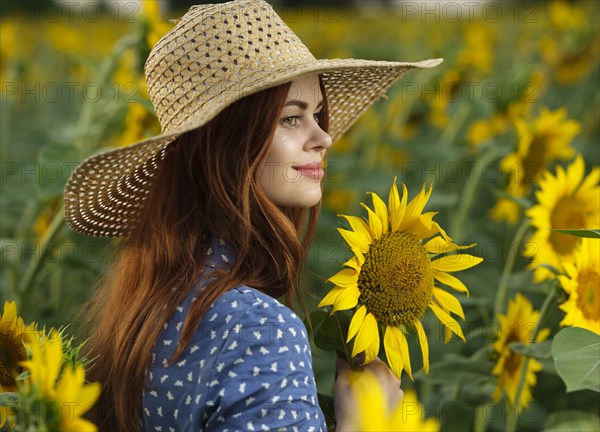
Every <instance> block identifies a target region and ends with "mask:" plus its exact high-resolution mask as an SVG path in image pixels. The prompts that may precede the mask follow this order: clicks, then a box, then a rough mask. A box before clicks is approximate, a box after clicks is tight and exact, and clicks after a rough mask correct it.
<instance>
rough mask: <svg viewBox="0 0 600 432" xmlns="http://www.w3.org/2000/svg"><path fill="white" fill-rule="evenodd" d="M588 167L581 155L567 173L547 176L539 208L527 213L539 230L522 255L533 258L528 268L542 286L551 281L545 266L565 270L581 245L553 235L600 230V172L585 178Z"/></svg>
mask: <svg viewBox="0 0 600 432" xmlns="http://www.w3.org/2000/svg"><path fill="white" fill-rule="evenodd" d="M584 171H585V166H584V162H583V158H582V157H581V155H579V156H577V158H576V159H575V161H574V162H573V163H572V164H571V165H569V166H568V167H567V169H566V171H565V170H563V168H562V167H558V168H557V169H556V176H553V175H552V174H551V173H550V172H546V173H545V174H544V177H543V179H542V180H541V181H540V183H539V185H540V189H539V191H537V192H536V198H537V201H538V204H537V205H535V206H533V207H531V208H530V209H529V210H527V211H526V212H525V214H526V215H527V216H529V217H530V218H531V225H532V226H533V227H534V228H536V231H535V233H534V234H533V235H532V237H531V240H530V241H529V243H528V247H526V248H525V251H524V252H523V254H524V255H525V256H527V257H531V258H533V262H532V263H531V264H530V265H529V267H530V268H533V269H535V273H534V280H535V282H541V281H543V280H546V279H548V278H550V277H552V275H553V274H552V272H551V271H550V270H548V269H547V268H546V267H544V266H543V265H550V266H552V267H555V268H556V269H558V270H562V266H563V264H565V263H572V262H574V259H575V250H576V249H577V246H578V245H579V244H580V243H581V239H580V238H578V237H573V236H569V235H566V234H561V233H558V232H555V231H551V230H550V229H549V228H555V229H556V228H558V229H579V228H587V229H597V228H599V227H600V187H599V185H598V180H599V179H600V169H599V168H597V167H596V168H594V169H593V170H592V171H591V172H590V174H589V175H588V176H587V177H585V178H584V174H585V172H584Z"/></svg>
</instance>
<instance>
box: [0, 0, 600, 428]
mask: <svg viewBox="0 0 600 432" xmlns="http://www.w3.org/2000/svg"><path fill="white" fill-rule="evenodd" d="M9 3H10V2H6V3H4V2H3V4H2V9H1V10H0V20H1V24H0V99H1V100H0V144H1V163H0V166H1V176H2V179H1V182H0V187H1V191H0V202H1V208H0V215H1V226H0V242H1V246H2V265H1V266H0V308H2V309H0V316H1V323H2V324H1V325H2V327H1V328H0V391H1V392H2V395H1V396H0V403H1V404H0V416H1V419H0V425H3V426H0V430H9V429H10V428H13V429H14V430H94V426H93V425H91V424H89V423H88V422H87V421H86V420H85V419H84V415H85V411H86V409H87V408H89V406H91V404H93V402H94V401H95V400H96V398H97V396H98V393H99V392H100V391H101V389H100V388H99V385H97V384H95V383H88V382H86V381H85V371H86V368H87V367H89V366H90V364H91V363H93V359H88V358H85V357H83V356H80V355H79V350H80V349H81V346H82V344H84V343H85V341H86V340H88V339H90V338H92V337H93V335H94V329H93V328H89V327H88V326H86V325H84V324H83V323H84V320H83V319H82V317H81V316H80V315H78V313H79V311H80V310H81V307H82V305H83V304H84V302H85V301H86V300H87V299H89V298H90V296H91V293H92V292H94V290H95V289H96V288H97V286H98V284H99V280H100V277H101V275H102V273H103V270H104V269H105V267H106V266H107V264H108V263H109V262H110V260H111V256H112V252H113V245H112V244H111V243H110V242H109V241H108V240H106V239H99V238H91V237H86V236H83V235H79V234H77V233H75V232H73V231H72V230H71V229H69V228H68V227H67V226H66V224H65V222H64V214H63V203H62V191H63V188H64V185H65V183H66V181H67V179H68V178H69V175H70V174H71V173H72V172H73V169H74V168H75V167H76V166H77V165H78V164H79V163H80V162H81V161H82V160H83V159H85V158H86V157H87V156H89V155H91V154H93V153H96V152H100V151H103V150H105V149H108V148H110V147H116V146H124V145H128V144H132V143H134V142H137V141H140V140H142V139H144V138H147V137H150V136H152V135H155V134H157V133H158V132H159V131H160V125H159V124H158V121H157V119H156V117H155V115H154V112H153V107H152V105H151V103H150V101H149V98H148V94H147V91H146V87H145V81H144V75H143V64H144V61H145V59H146V57H147V55H148V53H149V52H150V49H151V47H152V46H153V45H154V44H155V43H156V42H157V41H158V40H159V39H160V37H161V36H162V35H163V34H164V33H165V32H167V31H168V30H169V29H170V28H171V27H172V24H171V23H170V22H169V20H168V18H176V17H179V16H181V15H182V14H183V13H184V12H185V11H177V10H170V11H168V12H167V11H166V10H167V8H166V7H165V6H166V5H164V4H162V3H163V2H162V1H161V2H156V1H141V2H128V1H122V2H121V1H116V2H104V3H94V2H83V1H64V2H61V3H60V6H58V4H51V6H48V5H47V6H46V7H42V6H40V4H39V3H38V2H33V1H31V2H28V1H26V2H21V4H20V5H19V7H6V5H7V4H9ZM273 5H274V7H275V9H276V10H277V11H278V12H279V13H280V15H281V16H282V18H284V20H285V21H286V22H287V23H288V25H289V26H290V27H291V28H292V30H294V31H295V32H296V34H298V35H299V36H300V38H301V39H302V40H303V41H304V42H305V44H306V45H307V46H308V47H309V48H310V49H311V51H312V52H313V54H314V55H315V57H317V58H364V59H374V60H393V61H418V60H423V59H427V58H443V59H444V62H443V63H442V64H441V65H440V66H438V67H436V68H433V69H429V70H418V71H414V70H413V71H409V72H407V73H406V75H405V76H404V77H403V78H402V79H401V80H400V81H399V82H398V83H396V84H395V85H394V86H393V87H392V88H391V90H390V92H389V93H388V95H387V97H386V98H382V100H380V101H378V102H376V103H375V105H374V106H373V107H372V108H371V109H370V110H369V111H368V112H367V113H365V115H364V116H363V117H362V118H361V119H360V120H359V122H358V123H357V124H356V125H355V126H354V127H353V128H352V129H351V130H350V131H349V132H348V133H347V134H346V135H345V136H344V137H343V138H342V139H340V140H339V141H338V142H337V143H335V144H334V145H333V147H332V148H331V150H330V152H329V155H328V160H327V171H326V172H327V174H326V176H325V179H324V196H323V203H322V209H321V218H320V221H319V228H318V233H317V237H316V239H315V242H314V243H313V247H312V249H311V251H310V253H309V257H308V268H307V272H306V277H305V280H304V283H305V285H306V287H307V290H306V292H307V294H306V306H307V310H308V312H309V313H310V314H309V315H308V314H307V315H308V316H309V317H310V319H308V318H307V324H310V325H309V329H310V332H311V337H312V342H314V346H313V361H314V364H313V366H314V370H315V375H316V379H317V386H318V389H319V392H320V393H321V394H322V399H321V400H320V402H321V405H322V407H323V410H324V412H325V413H326V414H327V413H328V412H329V407H330V405H329V404H330V403H331V399H330V395H331V393H332V386H333V381H334V374H335V367H334V365H335V359H336V356H337V357H344V358H347V359H349V360H350V361H351V362H354V363H356V362H357V360H358V362H360V361H365V360H367V361H369V360H372V359H374V358H375V357H378V356H379V357H381V358H382V359H384V360H385V361H387V363H388V365H389V366H390V368H392V370H393V371H394V373H395V374H396V375H397V376H399V377H400V378H401V380H402V389H403V390H404V393H405V397H404V401H403V402H402V404H401V405H399V406H398V407H396V408H395V409H394V410H391V411H387V410H385V409H384V408H383V407H382V406H381V397H382V396H381V394H380V393H379V390H378V389H377V385H376V384H375V383H374V380H373V379H372V377H369V376H364V377H361V378H357V379H356V393H355V396H356V399H357V401H358V405H357V406H358V411H357V416H358V418H359V420H358V421H359V423H358V424H360V425H361V426H360V427H361V430H442V431H454V430H456V431H464V430H473V431H504V430H508V431H516V430H520V431H585V430H589V431H597V430H600V416H599V414H598V413H599V412H600V185H599V181H600V168H599V167H600V145H599V143H600V61H599V59H600V6H599V2H597V1H595V0H589V1H567V0H552V1H539V2H535V1H506V2H505V1H502V2H492V1H470V2H463V1H461V2H452V1H440V2H412V1H396V2H375V1H359V2H354V3H353V4H352V6H348V8H342V7H339V6H333V5H331V4H328V3H327V2H322V4H321V6H315V7H313V8H311V9H307V8H294V7H285V8H284V7H283V6H281V7H278V5H277V2H274V3H273ZM13 6H14V5H13ZM58 342H60V343H58ZM72 400H76V401H78V402H79V404H78V405H77V407H76V408H75V409H74V411H72V412H71V411H70V414H71V415H69V416H66V415H65V414H64V410H61V409H60V407H61V406H62V405H61V404H63V405H64V404H67V405H68V404H69V403H70V402H69V401H72ZM57 406H58V407H59V408H58V409H57V408H56V407H57ZM369 418H376V419H377V420H376V421H374V420H373V421H372V420H369Z"/></svg>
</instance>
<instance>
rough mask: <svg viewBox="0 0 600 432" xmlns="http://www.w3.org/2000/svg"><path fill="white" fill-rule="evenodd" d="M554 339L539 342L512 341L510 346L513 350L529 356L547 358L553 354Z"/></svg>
mask: <svg viewBox="0 0 600 432" xmlns="http://www.w3.org/2000/svg"><path fill="white" fill-rule="evenodd" d="M551 345H552V341H551V340H547V341H544V342H539V343H527V344H525V343H521V342H511V343H509V344H508V347H509V348H510V349H511V351H513V352H516V353H517V354H521V355H524V356H527V357H533V358H536V359H547V358H550V356H551V355H552V349H551Z"/></svg>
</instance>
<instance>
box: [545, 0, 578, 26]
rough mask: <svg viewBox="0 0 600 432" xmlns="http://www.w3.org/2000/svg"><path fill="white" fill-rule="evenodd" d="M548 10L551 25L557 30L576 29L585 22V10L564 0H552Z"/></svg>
mask: <svg viewBox="0 0 600 432" xmlns="http://www.w3.org/2000/svg"><path fill="white" fill-rule="evenodd" d="M548 11H549V12H550V20H551V22H552V26H553V27H554V28H555V29H556V30H559V31H562V30H565V29H570V28H573V29H578V28H581V27H583V26H585V24H586V23H587V18H586V14H585V11H584V10H583V9H582V8H581V7H580V6H579V5H576V4H573V3H571V2H568V1H565V0H553V1H552V2H551V3H550V6H549V8H548Z"/></svg>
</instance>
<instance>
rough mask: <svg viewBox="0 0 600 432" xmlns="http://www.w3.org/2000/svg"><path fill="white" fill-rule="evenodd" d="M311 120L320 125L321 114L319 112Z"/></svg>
mask: <svg viewBox="0 0 600 432" xmlns="http://www.w3.org/2000/svg"><path fill="white" fill-rule="evenodd" d="M313 118H314V119H315V121H316V122H317V123H319V124H321V112H320V111H319V112H318V113H314V114H313Z"/></svg>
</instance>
